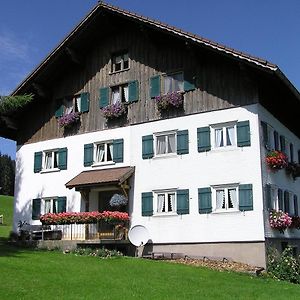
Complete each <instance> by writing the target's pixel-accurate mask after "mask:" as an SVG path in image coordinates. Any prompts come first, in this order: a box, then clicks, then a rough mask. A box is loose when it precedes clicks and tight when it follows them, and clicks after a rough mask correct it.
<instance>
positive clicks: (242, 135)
mask: <svg viewBox="0 0 300 300" xmlns="http://www.w3.org/2000/svg"><path fill="white" fill-rule="evenodd" d="M237 145H238V147H245V146H251V140H250V125H249V121H243V122H238V123H237Z"/></svg>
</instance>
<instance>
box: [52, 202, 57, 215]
mask: <svg viewBox="0 0 300 300" xmlns="http://www.w3.org/2000/svg"><path fill="white" fill-rule="evenodd" d="M52 212H53V213H54V214H56V213H57V199H53V208H52Z"/></svg>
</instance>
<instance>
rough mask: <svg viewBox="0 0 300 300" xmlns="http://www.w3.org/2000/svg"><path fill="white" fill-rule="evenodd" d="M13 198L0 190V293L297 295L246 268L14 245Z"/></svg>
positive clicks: (158, 296) (53, 295)
mask: <svg viewBox="0 0 300 300" xmlns="http://www.w3.org/2000/svg"><path fill="white" fill-rule="evenodd" d="M12 201H13V200H12V197H6V196H0V209H1V210H0V212H1V214H4V216H6V217H5V223H6V225H5V226H3V225H0V230H1V231H0V270H1V272H2V274H1V275H2V276H1V280H0V299H63V300H67V299H72V300H76V299H84V300H86V299H101V300H102V299H164V300H165V299H204V298H205V299H264V300H265V299H285V298H288V299H299V293H300V287H299V285H293V284H290V283H287V282H278V281H275V280H272V279H266V278H256V277H251V276H249V275H246V274H238V273H230V272H218V271H213V270H210V269H206V268H200V267H195V266H187V265H179V264H174V263H169V262H163V261H152V260H144V259H136V258H126V257H125V258H112V259H100V258H98V257H89V256H75V255H74V254H63V253H62V252H59V251H41V250H39V251H38V250H30V249H22V248H17V247H14V246H12V245H9V244H8V243H7V239H5V238H4V237H7V236H8V233H9V231H10V230H11V219H12Z"/></svg>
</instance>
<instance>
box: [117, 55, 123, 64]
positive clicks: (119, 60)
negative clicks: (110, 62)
mask: <svg viewBox="0 0 300 300" xmlns="http://www.w3.org/2000/svg"><path fill="white" fill-rule="evenodd" d="M121 62H122V56H116V58H115V63H116V64H119V63H121Z"/></svg>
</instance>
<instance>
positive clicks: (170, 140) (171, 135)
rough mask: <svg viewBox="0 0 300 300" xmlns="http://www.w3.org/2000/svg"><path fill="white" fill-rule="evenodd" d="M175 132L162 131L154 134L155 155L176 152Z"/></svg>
mask: <svg viewBox="0 0 300 300" xmlns="http://www.w3.org/2000/svg"><path fill="white" fill-rule="evenodd" d="M176 145H177V140H176V132H175V131H172V132H162V133H157V134H155V155H156V156H160V155H166V154H172V153H174V154H175V153H176Z"/></svg>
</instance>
